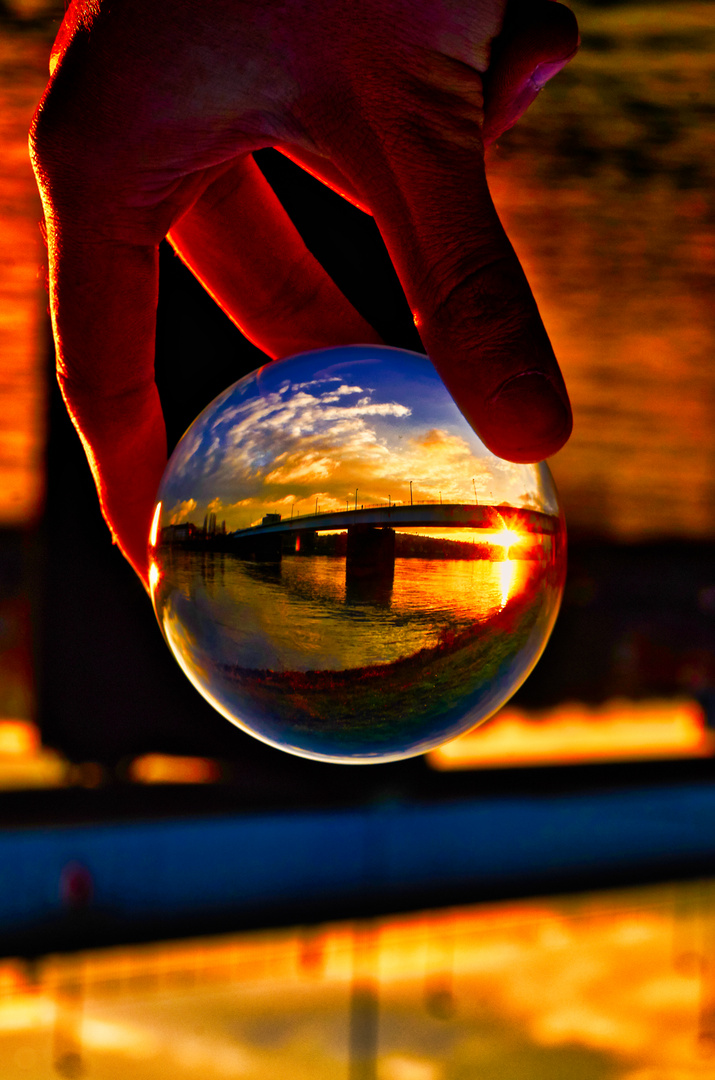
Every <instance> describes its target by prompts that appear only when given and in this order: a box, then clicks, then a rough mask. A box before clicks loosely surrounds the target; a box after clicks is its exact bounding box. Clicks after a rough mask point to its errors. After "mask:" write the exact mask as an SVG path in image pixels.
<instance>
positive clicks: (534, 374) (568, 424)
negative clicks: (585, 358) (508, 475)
mask: <svg viewBox="0 0 715 1080" xmlns="http://www.w3.org/2000/svg"><path fill="white" fill-rule="evenodd" d="M572 427H573V417H572V414H571V406H570V404H569V401H568V397H567V396H566V393H565V390H562V389H561V388H560V387H557V386H555V385H554V382H553V381H552V379H550V378H549V377H548V376H547V375H545V374H543V373H542V372H539V371H526V372H523V373H520V374H518V375H512V376H511V377H510V378H508V379H507V380H506V381H505V382H504V383H502V385H501V386H500V387H498V389H497V390H496V391H495V392H494V393H493V394H492V395H491V396H490V398H489V399H488V400H487V402H486V408H485V410H484V412H483V414H482V418H481V423H480V431H479V434H480V436H481V438H482V441H483V442H484V443H485V445H486V446H487V447H488V449H489V450H491V451H492V453H494V454H497V456H498V457H502V458H506V460H507V461H515V462H520V463H531V462H536V461H543V460H544V458H547V457H550V456H551V455H552V454H555V453H556V452H557V451H558V450H560V449H561V447H562V446H563V445H564V443H565V442H566V441H567V439H568V438H569V436H570V434H571V430H572Z"/></svg>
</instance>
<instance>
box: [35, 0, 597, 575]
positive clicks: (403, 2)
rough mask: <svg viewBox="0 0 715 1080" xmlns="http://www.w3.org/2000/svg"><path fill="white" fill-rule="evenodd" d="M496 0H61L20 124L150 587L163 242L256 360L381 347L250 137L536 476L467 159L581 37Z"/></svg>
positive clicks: (526, 388) (63, 300)
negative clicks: (322, 203)
mask: <svg viewBox="0 0 715 1080" xmlns="http://www.w3.org/2000/svg"><path fill="white" fill-rule="evenodd" d="M505 9H506V0H361V2H360V3H359V4H358V3H356V2H352V3H351V2H349V0H343V2H342V3H340V2H339V0H338V2H336V0H287V2H286V0H261V2H258V0H214V2H212V3H211V4H208V3H206V2H205V0H204V2H201V0H153V2H152V3H147V0H123V2H122V3H115V4H108V3H104V2H103V0H99V2H97V0H75V3H74V4H73V5H72V6H71V8H70V10H69V12H68V14H67V16H66V18H65V22H64V23H63V26H62V29H61V31H60V34H59V36H58V40H57V42H56V44H55V49H54V50H53V56H52V61H51V70H52V75H51V79H50V82H49V85H48V88H47V91H46V92H45V95H44V96H43V99H42V102H41V103H40V106H39V108H38V112H37V114H36V117H35V120H34V121H33V127H32V131H31V150H32V155H33V163H34V165H35V171H36V175H37V179H38V184H39V186H40V191H41V194H42V198H43V204H44V208H45V220H46V227H47V237H48V252H49V285H50V308H51V313H52V319H53V328H54V334H55V342H56V347H57V369H58V378H59V382H60V386H61V389H62V392H63V395H64V398H65V401H66V403H67V407H68V409H69V412H70V415H71V416H72V419H73V422H74V424H75V426H76V427H77V430H78V431H79V434H80V437H81V438H82V441H83V443H84V446H85V449H86V452H87V456H88V459H89V462H90V466H91V468H92V471H93V474H94V478H95V482H96V484H97V489H98V492H99V497H100V502H101V505H102V511H103V513H104V516H105V519H106V520H107V522H108V524H109V526H110V528H111V530H112V533H113V535H114V537H115V539H116V540H117V541H118V543H119V545H120V547H121V549H122V551H123V553H124V554H125V556H126V557H127V558H128V559H129V561H130V562H131V563H132V565H133V567H134V569H135V570H136V571H137V573H138V574H139V575H140V576H141V577H142V579H143V581H144V582H145V584H146V581H147V556H146V545H147V536H148V531H149V524H150V519H151V514H152V511H153V506H154V499H155V495H156V491H157V489H158V485H159V481H160V478H161V475H162V472H163V469H164V464H165V459H166V443H165V434H164V424H163V418H162V414H161V407H160V404H159V398H158V393H157V390H156V386H155V383H154V375H153V370H154V333H155V316H156V302H157V289H158V280H157V279H158V256H157V251H158V245H159V243H160V241H161V240H162V239H163V238H164V237H165V236H167V235H168V237H169V239H170V240H171V242H172V243H173V244H174V246H175V248H176V249H177V250H178V251H179V253H180V254H181V256H182V258H183V259H184V261H185V262H186V263H187V264H188V265H189V267H190V268H191V269H192V270H193V271H194V273H195V274H196V275H197V277H198V278H199V279H200V280H201V281H202V282H203V283H204V284H205V285H206V287H207V288H208V289H209V291H210V292H211V293H212V294H213V295H214V297H215V298H216V299H217V301H218V302H219V303H220V304H221V306H222V307H223V308H224V310H226V311H227V313H228V314H229V315H230V316H231V318H232V319H233V320H234V321H235V322H236V323H237V324H238V325H239V327H240V328H241V329H242V330H243V331H244V332H245V333H246V334H247V336H248V337H250V338H251V339H252V340H253V341H254V342H256V343H257V344H258V345H260V347H261V348H262V349H264V351H265V352H267V353H268V355H270V356H273V357H277V356H284V355H288V354H290V353H293V352H300V351H303V350H306V349H310V348H317V347H323V346H330V345H340V344H350V343H357V342H376V341H378V340H379V339H378V337H377V335H376V333H375V331H374V330H373V329H372V327H370V326H369V325H368V324H367V323H366V322H365V321H364V320H363V319H362V318H361V316H360V315H358V313H357V312H356V311H355V310H354V309H353V308H352V306H351V305H350V304H349V303H348V301H347V300H346V299H345V297H344V296H343V295H342V294H341V293H340V292H339V290H338V289H337V288H336V286H335V285H334V284H333V282H332V281H331V280H330V278H329V277H328V276H327V275H326V274H325V272H324V271H323V270H322V268H321V267H320V266H319V264H318V263H317V262H316V260H315V259H314V258H313V257H312V256H311V255H310V254H309V252H308V251H307V249H306V248H305V246H304V244H303V242H302V240H301V239H300V237H299V235H298V234H297V232H296V231H295V229H294V227H293V226H292V224H291V223H290V221H289V219H288V217H287V215H286V214H285V212H284V211H283V210H282V208H281V206H280V204H279V203H278V201H277V199H276V198H275V196H274V195H273V193H272V191H271V189H270V187H269V186H268V184H267V183H266V182H265V180H264V179H263V177H262V176H261V174H260V172H259V171H258V169H257V167H256V165H255V163H254V162H253V159H252V157H251V156H250V155H251V152H252V151H253V150H256V149H259V148H261V147H265V146H274V147H277V148H278V149H280V150H282V151H283V152H284V153H287V154H288V156H290V157H292V158H294V160H296V161H298V162H300V163H302V164H304V165H305V166H306V167H307V168H309V169H310V171H311V172H313V173H314V174H315V175H317V176H318V177H320V178H321V179H323V180H324V181H325V182H326V183H328V184H329V185H330V186H331V187H333V188H334V189H336V190H338V191H341V192H342V193H343V194H345V195H346V196H347V197H349V198H351V199H352V200H353V201H355V202H356V203H358V205H360V206H362V207H363V208H364V209H366V210H368V211H369V212H370V213H372V214H373V215H374V217H375V219H376V222H377V224H378V226H379V228H380V231H381V233H382V235H383V238H384V239H385V242H386V245H387V248H388V251H389V253H390V256H391V258H392V260H393V262H394V265H395V267H396V269H397V272H398V274H399V276H400V280H401V282H402V285H403V288H404V290H405V293H406V296H407V299H408V301H409V303H410V305H411V307H412V310H413V312H414V313H415V321H416V323H417V325H418V328H419V331H420V334H421V337H422V340H423V342H424V345H425V347H426V349H427V351H428V353H429V355H430V357H431V359H432V360H433V362H434V363H435V365H436V367H437V368H438V370H439V371H440V374H441V375H442V377H443V379H444V381H445V383H446V385H447V387H448V388H449V390H450V391H451V393H452V395H453V396H454V398H455V401H456V402H457V404H458V406H459V407H460V409H461V411H462V412H463V413H464V415H465V416H466V417H467V419H468V420H469V421H470V422H471V423H472V425H473V426H474V427H475V429H476V430H477V432H478V433H479V434H480V436H481V437H482V439H483V441H484V442H485V443H486V444H487V446H489V447H490V448H491V449H492V450H493V451H494V452H495V453H497V454H500V455H501V456H503V457H506V458H508V459H511V460H515V461H536V460H540V459H541V458H543V457H546V456H547V455H549V454H552V453H554V452H555V451H556V450H558V449H559V447H560V446H561V445H562V444H563V443H564V442H565V441H566V439H567V438H568V435H569V433H570V428H571V414H570V408H569V405H568V398H567V396H566V391H565V388H564V386H563V381H562V379H561V375H560V373H559V370H558V366H557V364H556V360H555V358H554V355H553V352H552V349H551V346H550V343H549V341H548V337H547V335H546V332H545V330H544V328H543V325H542V323H541V320H540V317H539V314H538V311H537V309H536V305H535V302H534V300H533V297H532V295H531V292H530V290H529V287H528V284H527V282H526V279H525V277H524V274H523V271H522V270H521V267H520V266H519V263H518V260H517V258H516V256H515V254H514V252H513V250H512V248H511V246H510V244H509V242H508V240H507V238H506V236H505V234H504V232H503V229H502V228H501V225H500V223H499V220H498V217H497V215H496V211H495V210H494V207H493V204H492V202H491V199H490V196H489V192H488V188H487V183H486V177H485V173H484V158H483V150H484V145H485V144H486V143H488V142H490V141H492V140H493V139H494V138H496V137H498V135H499V134H500V133H501V132H502V131H504V130H505V129H506V128H507V127H509V126H511V124H513V123H514V122H515V121H516V119H517V118H518V117H519V116H520V115H521V113H523V111H524V110H525V109H526V108H527V106H528V105H529V103H530V102H531V100H533V98H534V97H535V95H536V93H537V92H538V89H539V88H540V86H541V85H543V83H544V82H545V81H546V79H547V78H549V77H550V76H551V75H552V74H554V73H555V71H557V70H558V69H559V68H560V67H562V66H563V65H564V64H565V63H566V62H567V61H568V59H570V57H571V55H573V53H574V52H575V50H576V47H577V42H578V35H577V30H576V24H575V20H574V18H573V16H572V15H571V13H570V12H569V11H568V9H566V8H564V7H562V6H561V5H560V4H557V3H554V2H552V0H519V2H517V3H514V4H510V6H509V9H508V12H507V15H508V17H507V19H506V21H505ZM502 30H503V32H502ZM493 44H494V50H493V56H492V58H491V62H490V53H491V50H492V45H493Z"/></svg>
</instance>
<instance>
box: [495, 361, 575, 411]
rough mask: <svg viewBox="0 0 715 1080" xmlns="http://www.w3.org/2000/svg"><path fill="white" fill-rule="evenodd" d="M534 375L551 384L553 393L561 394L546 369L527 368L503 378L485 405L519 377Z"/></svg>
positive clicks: (508, 388)
mask: <svg viewBox="0 0 715 1080" xmlns="http://www.w3.org/2000/svg"><path fill="white" fill-rule="evenodd" d="M534 375H536V376H538V377H539V378H541V379H545V380H546V381H547V382H548V383H550V384H551V386H552V388H553V390H554V391H555V393H556V394H558V396H559V397H560V396H561V395H560V393H559V388H558V387H557V385H556V382H555V380H554V379H553V378H552V376H551V375H550V374H549V373H548V372H547V371H544V370H543V369H542V368H528V369H527V370H526V371H518V372H517V373H516V374H515V375H509V377H508V378H506V379H504V381H503V382H501V383H500V384H499V386H497V388H496V390H494V391H493V392H492V393H491V394H490V395H489V397H488V398H487V399H486V403H487V405H493V404H494V403H495V402H496V401H497V399H498V398H499V397H501V395H502V394H503V393H504V391H506V390H510V389H511V388H512V387H513V386H514V384H515V383H518V382H519V380H520V379H526V378H530V377H532V376H534Z"/></svg>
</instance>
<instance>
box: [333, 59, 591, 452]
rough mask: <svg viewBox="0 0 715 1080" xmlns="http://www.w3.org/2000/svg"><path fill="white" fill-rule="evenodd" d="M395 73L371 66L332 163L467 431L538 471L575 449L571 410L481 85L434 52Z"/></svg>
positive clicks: (337, 135) (340, 130) (339, 129)
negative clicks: (514, 234) (503, 209)
mask: <svg viewBox="0 0 715 1080" xmlns="http://www.w3.org/2000/svg"><path fill="white" fill-rule="evenodd" d="M391 72H392V73H394V72H395V66H393V67H392V68H391ZM391 72H389V71H387V70H386V69H384V68H383V69H382V70H380V71H375V72H374V73H372V72H371V71H370V70H369V68H368V70H366V69H365V67H363V69H362V70H361V72H360V78H359V80H357V79H356V80H355V82H353V86H354V87H357V89H356V90H355V91H354V94H355V97H356V98H357V99H358V100H357V101H356V102H355V106H354V111H353V121H354V122H353V123H351V124H341V125H340V126H336V127H335V128H334V129H333V131H331V132H330V150H331V156H332V158H333V161H334V162H335V164H336V165H337V166H338V168H340V169H341V171H342V172H343V173H344V174H345V175H346V176H347V177H348V179H349V180H350V182H351V183H352V184H354V186H355V188H356V189H357V190H358V192H360V193H361V195H362V199H363V201H364V202H365V204H366V205H368V206H369V207H370V209H371V210H372V212H373V214H374V216H375V220H376V222H377V224H378V226H379V228H380V231H381V233H382V235H383V238H384V240H385V243H386V245H387V248H388V250H389V253H390V256H391V258H392V260H393V263H394V265H395V268H396V270H397V273H398V275H399V277H400V280H401V282H402V286H403V288H404V290H405V294H406V296H407V299H408V301H409V303H410V306H411V308H412V311H413V312H414V314H415V322H416V324H417V326H418V329H419V332H420V335H421V337H422V341H423V343H424V345H425V348H426V349H427V352H428V353H429V356H430V358H431V359H432V361H433V363H434V364H435V366H436V367H437V369H438V371H439V372H440V375H441V376H442V378H443V379H444V382H445V384H446V386H447V388H448V390H449V391H450V393H451V394H452V396H453V398H454V400H455V402H456V403H457V405H458V407H459V408H460V410H461V411H462V413H463V414H464V416H465V417H466V419H467V420H468V421H469V422H470V423H471V424H472V426H473V427H474V428H475V430H476V431H477V432H478V434H479V435H480V437H481V438H482V440H483V442H484V443H485V444H486V445H487V446H488V447H489V449H490V450H492V451H493V452H494V453H495V454H497V455H499V456H500V457H504V458H507V459H509V460H511V461H520V462H529V461H539V460H541V459H543V458H545V457H547V456H549V455H550V454H553V453H555V452H556V451H557V450H558V449H559V448H560V447H561V446H562V445H563V444H564V442H565V441H566V440H567V438H568V436H569V434H570V431H571V423H572V421H571V410H570V406H569V402H568V397H567V394H566V389H565V387H564V383H563V379H562V378H561V373H560V371H559V368H558V364H557V363H556V359H555V357H554V354H553V350H552V348H551V344H550V342H549V339H548V336H547V334H546V331H545V329H544V326H543V323H542V321H541V318H540V316H539V312H538V310H537V307H536V303H535V301H534V298H533V296H532V293H531V290H530V288H529V285H528V283H527V281H526V277H525V275H524V272H523V270H522V268H521V266H520V264H519V261H518V259H517V257H516V255H515V253H514V250H513V248H512V246H511V244H510V243H509V241H508V239H507V237H506V235H505V233H504V230H503V228H502V226H501V223H500V221H499V218H498V216H497V213H496V210H495V208H494V205H493V203H492V200H491V197H490V194H489V189H488V187H487V181H486V176H485V172H484V154H483V145H482V138H481V124H482V119H483V96H482V78H481V76H480V74H479V73H478V72H477V71H475V70H474V69H473V68H471V67H470V66H468V65H466V64H464V63H462V62H461V61H457V60H453V59H450V58H448V57H445V56H442V55H435V54H434V53H432V52H427V51H425V52H424V53H422V54H419V55H418V56H417V57H415V55H414V54H412V56H411V57H410V61H409V71H408V72H407V73H405V74H403V75H402V76H400V75H399V71H398V73H397V75H395V74H392V76H391ZM391 78H392V81H391V82H390V79H391Z"/></svg>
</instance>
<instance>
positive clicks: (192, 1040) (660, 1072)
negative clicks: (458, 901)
mask: <svg viewBox="0 0 715 1080" xmlns="http://www.w3.org/2000/svg"><path fill="white" fill-rule="evenodd" d="M714 917H715V893H714V891H713V884H712V882H709V881H703V882H693V883H686V884H681V885H662V886H657V887H651V888H643V889H634V890H626V891H621V892H612V893H608V892H606V893H603V894H598V893H593V894H585V895H582V896H577V897H562V898H558V899H534V900H527V901H518V902H511V903H503V904H495V905H489V906H486V907H472V908H454V909H451V910H445V911H434V912H426V913H423V914H418V915H412V916H407V917H404V916H403V917H399V918H383V919H379V920H376V921H374V922H373V923H370V924H357V925H352V924H332V925H325V926H317V927H305V928H302V929H295V930H286V931H278V932H275V931H272V932H267V933H265V932H262V933H254V934H246V935H237V936H231V937H227V938H218V939H211V938H204V939H202V940H201V941H195V942H191V941H187V942H177V943H167V944H149V945H142V946H139V947H135V948H116V949H109V950H104V951H95V952H89V953H80V954H79V955H77V956H56V957H50V958H48V959H45V960H40V961H38V962H37V964H36V966H35V968H34V970H33V977H32V982H31V983H30V981H29V972H28V971H27V970H26V968H25V966H24V964H23V963H22V962H21V961H15V960H6V961H4V962H3V963H2V965H0V1053H2V1056H3V1061H4V1063H5V1065H4V1070H5V1071H4V1076H6V1077H7V1080H21V1078H22V1077H25V1076H27V1075H28V1072H27V1069H28V1067H29V1068H30V1069H31V1070H32V1071H31V1072H30V1073H29V1075H33V1076H40V1075H49V1070H50V1069H51V1067H52V1062H53V1055H54V1060H55V1061H57V1060H58V1058H59V1056H60V1055H61V1054H62V1053H65V1054H69V1053H70V1052H71V1053H73V1054H74V1055H75V1060H76V1062H79V1063H81V1065H82V1068H83V1070H86V1071H87V1072H88V1073H90V1074H91V1075H97V1076H100V1077H104V1076H107V1077H110V1076H114V1075H124V1074H125V1073H126V1070H127V1069H131V1070H135V1069H136V1068H140V1069H141V1076H142V1077H143V1078H144V1080H160V1078H161V1080H163V1077H164V1076H166V1074H167V1072H166V1071H167V1069H169V1070H170V1071H171V1074H172V1076H176V1077H178V1078H180V1080H181V1078H183V1077H184V1076H185V1077H187V1080H188V1077H190V1076H195V1075H196V1071H197V1070H199V1071H200V1072H201V1074H202V1076H207V1077H209V1078H210V1080H212V1078H214V1077H216V1078H217V1080H218V1078H229V1080H232V1078H236V1080H240V1078H243V1077H246V1076H250V1077H252V1078H255V1080H277V1078H278V1077H281V1076H290V1077H291V1078H296V1080H323V1078H324V1080H334V1078H335V1077H336V1076H338V1077H342V1076H345V1075H346V1071H347V1059H348V1033H349V1027H350V1000H351V984H352V982H353V979H355V978H357V977H359V978H360V979H361V980H362V983H361V985H363V986H364V987H366V988H367V989H366V990H365V991H364V992H366V993H370V994H371V995H372V999H373V1000H374V1002H375V1007H376V1008H377V1010H378V1016H379V1027H378V1042H377V1064H378V1070H379V1071H378V1076H379V1077H380V1078H384V1080H450V1078H452V1077H457V1076H463V1075H468V1076H480V1075H485V1070H487V1069H488V1070H489V1071H488V1075H510V1073H509V1072H508V1071H507V1070H509V1069H510V1068H511V1069H512V1071H513V1068H514V1067H515V1065H514V1063H516V1062H518V1063H519V1068H520V1071H519V1073H518V1075H519V1076H522V1075H523V1076H529V1077H533V1076H546V1077H549V1078H551V1077H555V1076H560V1075H564V1076H574V1077H584V1076H597V1077H598V1076H604V1077H606V1076H607V1077H612V1078H613V1080H636V1078H645V1077H647V1078H650V1077H656V1076H657V1077H658V1080H698V1078H704V1077H705V1076H707V1075H709V1070H710V1065H711V1062H710V1060H709V1058H708V1048H709V1045H710V1041H711V1040H712V1037H713V1034H714V1032H713V1030H712V1022H711V1020H710V1019H708V1017H709V1013H708V1011H707V1009H706V1008H705V1007H704V1004H703V1003H705V1002H708V1001H710V1000H711V999H712V993H713V990H714V989H715V987H714V986H713V983H712V976H711V974H709V970H710V969H709V964H708V960H709V956H710V952H709V950H710V949H711V945H712V928H713V919H714ZM495 1070H496V1071H495ZM564 1070H565V1071H564ZM513 1075H517V1074H516V1073H513Z"/></svg>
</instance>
